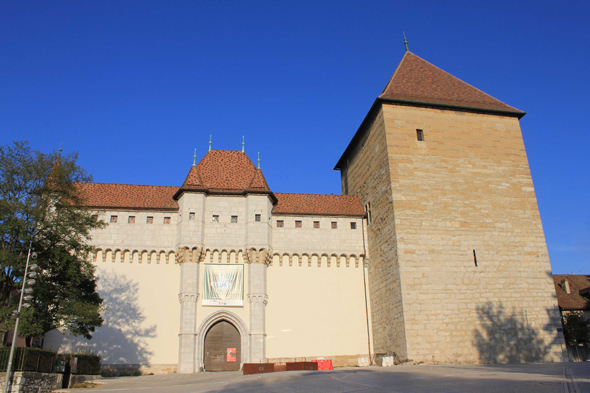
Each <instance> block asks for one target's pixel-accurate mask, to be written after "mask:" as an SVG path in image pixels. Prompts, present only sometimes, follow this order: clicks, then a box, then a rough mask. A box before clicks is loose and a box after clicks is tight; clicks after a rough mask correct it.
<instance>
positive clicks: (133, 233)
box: [90, 210, 178, 249]
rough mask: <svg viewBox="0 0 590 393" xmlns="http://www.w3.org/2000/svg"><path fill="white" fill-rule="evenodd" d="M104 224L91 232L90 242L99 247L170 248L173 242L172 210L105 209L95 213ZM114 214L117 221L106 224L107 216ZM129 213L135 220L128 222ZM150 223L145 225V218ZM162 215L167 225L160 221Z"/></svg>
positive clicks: (175, 215) (108, 217) (173, 244)
mask: <svg viewBox="0 0 590 393" xmlns="http://www.w3.org/2000/svg"><path fill="white" fill-rule="evenodd" d="M98 214H99V216H100V218H102V220H104V221H105V222H106V223H108V225H107V226H106V228H104V229H99V230H96V231H94V232H93V233H92V240H91V242H90V243H91V244H93V245H95V246H97V247H101V248H109V247H110V248H113V249H114V248H121V249H123V248H132V247H135V248H147V249H154V248H168V249H172V248H174V246H175V244H176V221H177V217H178V213H176V212H158V211H137V210H107V211H100V212H98ZM113 215H115V216H117V217H118V218H117V223H110V218H111V216H113ZM129 216H134V217H135V223H134V224H129V223H128V220H129ZM148 216H150V217H153V218H154V223H153V224H147V222H146V221H147V217H148ZM164 217H170V224H164Z"/></svg>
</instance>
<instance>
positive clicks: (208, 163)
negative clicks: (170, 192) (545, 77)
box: [175, 150, 271, 198]
mask: <svg viewBox="0 0 590 393" xmlns="http://www.w3.org/2000/svg"><path fill="white" fill-rule="evenodd" d="M187 190H199V191H207V192H232V193H233V192H245V191H259V192H267V193H270V192H271V191H270V188H269V187H268V184H267V183H266V179H265V178H264V175H263V174H262V171H261V170H260V169H259V168H256V166H254V164H253V163H252V161H250V158H248V156H247V155H246V154H245V153H243V152H241V151H237V150H211V151H209V152H208V153H207V154H205V157H203V159H202V160H201V161H200V162H199V163H198V164H197V165H193V166H192V167H191V169H190V170H189V172H188V175H187V176H186V179H185V180H184V183H183V185H182V187H181V188H180V189H179V190H178V193H177V195H176V196H175V198H178V196H179V195H180V193H182V192H183V191H187Z"/></svg>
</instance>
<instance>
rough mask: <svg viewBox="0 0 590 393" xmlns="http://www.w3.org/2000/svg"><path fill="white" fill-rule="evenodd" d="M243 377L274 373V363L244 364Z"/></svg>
mask: <svg viewBox="0 0 590 393" xmlns="http://www.w3.org/2000/svg"><path fill="white" fill-rule="evenodd" d="M243 371H244V375H248V374H261V373H273V372H274V371H275V364H274V363H244V370H243Z"/></svg>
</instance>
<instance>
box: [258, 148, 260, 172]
mask: <svg viewBox="0 0 590 393" xmlns="http://www.w3.org/2000/svg"><path fill="white" fill-rule="evenodd" d="M258 169H260V152H258Z"/></svg>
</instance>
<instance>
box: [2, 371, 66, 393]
mask: <svg viewBox="0 0 590 393" xmlns="http://www.w3.org/2000/svg"><path fill="white" fill-rule="evenodd" d="M5 378H6V373H0V384H1V385H2V386H4V380H5ZM62 381H63V375H62V374H46V373H33V372H28V371H25V372H15V373H13V376H12V384H11V386H10V388H9V390H8V391H9V392H11V393H49V392H52V391H54V390H56V389H61V385H62Z"/></svg>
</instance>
